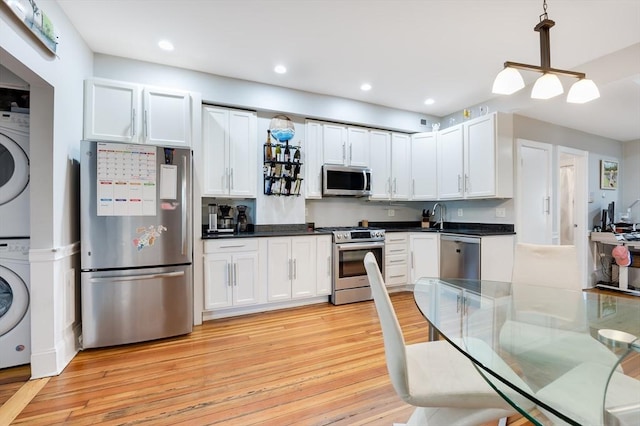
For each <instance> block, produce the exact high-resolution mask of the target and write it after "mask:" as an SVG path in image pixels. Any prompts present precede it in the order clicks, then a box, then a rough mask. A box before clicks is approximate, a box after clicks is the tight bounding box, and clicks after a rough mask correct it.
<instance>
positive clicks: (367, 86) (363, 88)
mask: <svg viewBox="0 0 640 426" xmlns="http://www.w3.org/2000/svg"><path fill="white" fill-rule="evenodd" d="M360 90H362V91H364V92H368V91H369V90H371V85H370V84H369V83H363V84H362V86H360Z"/></svg>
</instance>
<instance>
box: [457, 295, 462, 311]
mask: <svg viewBox="0 0 640 426" xmlns="http://www.w3.org/2000/svg"><path fill="white" fill-rule="evenodd" d="M461 299H462V297H460V295H459V294H458V295H457V296H456V313H459V312H460V302H461V301H462V300H461Z"/></svg>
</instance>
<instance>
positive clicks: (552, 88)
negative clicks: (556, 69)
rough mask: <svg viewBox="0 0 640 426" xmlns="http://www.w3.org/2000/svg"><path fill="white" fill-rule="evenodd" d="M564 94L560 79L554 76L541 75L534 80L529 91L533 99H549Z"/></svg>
mask: <svg viewBox="0 0 640 426" xmlns="http://www.w3.org/2000/svg"><path fill="white" fill-rule="evenodd" d="M563 92H564V89H563V88H562V83H560V79H559V78H558V76H557V75H555V74H549V73H546V74H543V75H542V77H540V78H538V79H537V80H536V84H534V85H533V89H532V90H531V97H532V98H533V99H551V98H553V97H554V96H558V95H561V94H562V93H563Z"/></svg>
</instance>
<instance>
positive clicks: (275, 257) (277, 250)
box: [267, 238, 293, 302]
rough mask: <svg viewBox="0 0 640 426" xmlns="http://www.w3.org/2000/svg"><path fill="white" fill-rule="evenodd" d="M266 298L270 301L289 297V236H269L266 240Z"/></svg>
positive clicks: (290, 275) (290, 260)
mask: <svg viewBox="0 0 640 426" xmlns="http://www.w3.org/2000/svg"><path fill="white" fill-rule="evenodd" d="M267 247H268V250H267V298H268V300H269V301H270V302H273V301H278V300H289V299H291V277H292V273H293V259H291V239H290V238H269V241H268V242H267Z"/></svg>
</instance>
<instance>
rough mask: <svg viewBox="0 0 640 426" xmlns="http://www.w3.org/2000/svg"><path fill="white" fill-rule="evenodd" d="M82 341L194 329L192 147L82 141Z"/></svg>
mask: <svg viewBox="0 0 640 426" xmlns="http://www.w3.org/2000/svg"><path fill="white" fill-rule="evenodd" d="M80 158H81V160H80V191H81V192H80V193H81V195H80V228H81V229H80V235H81V252H82V255H81V274H80V275H81V292H82V295H81V299H82V343H81V345H82V347H83V348H94V347H103V346H112V345H120V344H125V343H133V342H141V341H147V340H153V339H159V338H163V337H169V336H176V335H180V334H186V333H190V332H191V330H192V325H193V274H192V222H191V214H192V211H191V210H192V204H191V203H192V186H191V182H192V171H191V162H192V155H191V150H189V149H182V148H170V147H158V146H152V145H141V144H126V143H114V142H97V141H82V142H81V156H80Z"/></svg>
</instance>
